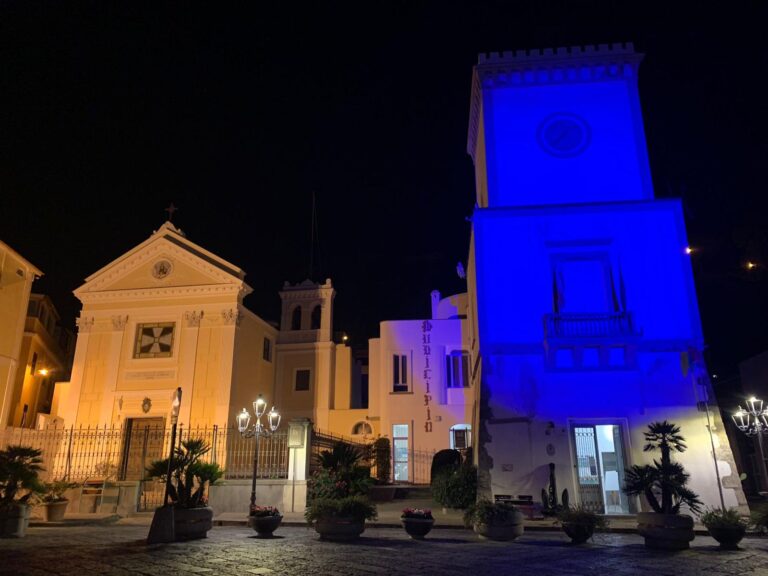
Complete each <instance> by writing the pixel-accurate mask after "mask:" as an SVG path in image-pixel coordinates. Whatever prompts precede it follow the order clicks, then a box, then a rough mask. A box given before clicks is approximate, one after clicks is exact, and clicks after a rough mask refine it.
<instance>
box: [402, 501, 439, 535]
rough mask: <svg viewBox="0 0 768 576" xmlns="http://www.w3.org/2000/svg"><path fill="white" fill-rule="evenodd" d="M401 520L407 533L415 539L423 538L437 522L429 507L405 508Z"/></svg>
mask: <svg viewBox="0 0 768 576" xmlns="http://www.w3.org/2000/svg"><path fill="white" fill-rule="evenodd" d="M400 521H401V522H402V524H403V528H405V531H406V533H407V534H408V535H409V536H410V537H411V538H413V539H414V540H423V539H424V536H426V535H427V534H429V531H430V530H432V526H433V525H434V523H435V519H434V518H433V517H432V510H430V509H429V508H404V509H403V513H402V514H401V515H400Z"/></svg>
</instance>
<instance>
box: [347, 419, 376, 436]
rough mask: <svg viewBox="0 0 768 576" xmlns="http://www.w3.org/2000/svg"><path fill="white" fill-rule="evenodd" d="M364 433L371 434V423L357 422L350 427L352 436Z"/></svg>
mask: <svg viewBox="0 0 768 576" xmlns="http://www.w3.org/2000/svg"><path fill="white" fill-rule="evenodd" d="M364 434H368V435H370V434H373V428H371V425H370V424H368V422H358V423H357V424H355V425H354V426H353V427H352V435H353V436H361V435H364Z"/></svg>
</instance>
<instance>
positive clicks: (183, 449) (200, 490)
mask: <svg viewBox="0 0 768 576" xmlns="http://www.w3.org/2000/svg"><path fill="white" fill-rule="evenodd" d="M210 449H211V448H210V446H208V444H206V443H205V441H204V440H202V439H190V440H186V441H184V442H182V443H181V446H180V447H177V448H176V449H175V450H174V455H173V459H172V461H171V483H170V485H169V488H168V494H169V497H170V500H171V506H172V507H173V516H174V521H173V524H174V539H175V540H192V539H196V538H205V537H206V535H207V533H208V530H210V529H211V528H212V527H213V509H211V508H209V507H208V499H207V495H206V490H207V487H208V485H209V484H213V483H214V482H216V481H217V480H219V479H220V478H221V477H222V476H223V475H224V471H223V470H222V469H221V468H220V467H219V465H218V464H215V463H212V462H203V461H202V458H203V457H204V456H205V455H206V454H207V453H208V452H209V451H210ZM167 472H168V459H167V458H165V459H163V460H155V461H153V462H152V464H150V465H149V466H148V467H147V473H148V474H149V476H152V477H154V478H160V479H161V480H163V481H165V480H166V479H167ZM158 510H160V509H158ZM155 515H156V517H157V511H155Z"/></svg>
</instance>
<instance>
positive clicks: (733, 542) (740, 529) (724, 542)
mask: <svg viewBox="0 0 768 576" xmlns="http://www.w3.org/2000/svg"><path fill="white" fill-rule="evenodd" d="M707 530H709V535H710V536H712V538H714V539H715V540H717V541H718V542H719V543H720V548H722V549H723V550H738V549H739V542H741V539H742V538H744V533H745V532H746V531H747V528H746V526H731V527H728V528H715V527H712V528H710V527H709V526H707Z"/></svg>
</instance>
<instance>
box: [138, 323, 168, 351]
mask: <svg viewBox="0 0 768 576" xmlns="http://www.w3.org/2000/svg"><path fill="white" fill-rule="evenodd" d="M175 327H176V323H175V322H157V323H154V324H138V325H137V326H136V344H135V346H134V349H133V357H134V358H170V357H171V355H172V353H173V331H174V328H175Z"/></svg>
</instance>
